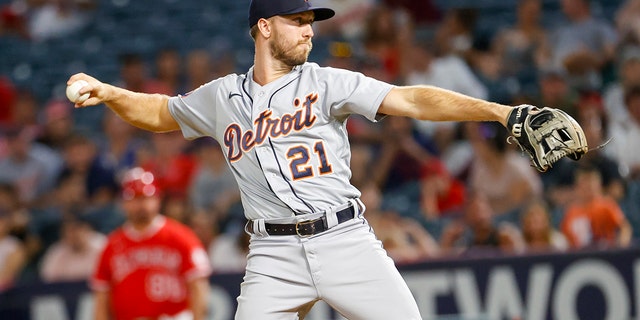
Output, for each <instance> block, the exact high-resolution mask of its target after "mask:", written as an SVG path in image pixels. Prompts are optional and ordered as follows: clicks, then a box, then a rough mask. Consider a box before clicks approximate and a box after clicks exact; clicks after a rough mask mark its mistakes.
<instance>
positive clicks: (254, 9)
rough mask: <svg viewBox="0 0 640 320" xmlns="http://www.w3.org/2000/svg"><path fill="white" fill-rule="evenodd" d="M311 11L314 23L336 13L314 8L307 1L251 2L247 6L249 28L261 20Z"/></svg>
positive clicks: (262, 0) (265, 0) (255, 0)
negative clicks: (313, 15)
mask: <svg viewBox="0 0 640 320" xmlns="http://www.w3.org/2000/svg"><path fill="white" fill-rule="evenodd" d="M305 11H313V13H314V14H315V18H314V21H320V20H327V19H329V18H331V17H333V16H334V15H335V14H336V13H335V11H333V10H332V9H329V8H321V7H315V6H313V5H311V3H309V0H251V5H250V6H249V28H251V27H253V26H254V25H255V24H256V23H258V20H260V19H262V18H265V19H267V18H271V17H273V16H281V15H287V14H294V13H300V12H305Z"/></svg>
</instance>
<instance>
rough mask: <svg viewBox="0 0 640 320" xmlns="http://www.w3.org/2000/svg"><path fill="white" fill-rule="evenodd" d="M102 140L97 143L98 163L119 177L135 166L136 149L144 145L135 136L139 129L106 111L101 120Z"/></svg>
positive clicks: (136, 159)
mask: <svg viewBox="0 0 640 320" xmlns="http://www.w3.org/2000/svg"><path fill="white" fill-rule="evenodd" d="M101 131H102V138H101V139H100V141H99V142H98V161H99V163H100V165H101V166H102V167H104V168H108V169H109V170H111V171H112V172H114V174H115V176H116V177H121V175H122V173H124V172H125V171H126V170H128V169H130V168H132V167H134V166H136V165H137V161H138V157H137V154H138V149H139V148H140V147H142V145H143V144H144V143H145V141H144V140H143V139H141V138H140V137H139V136H138V135H137V134H138V133H140V129H138V128H136V127H134V126H132V125H130V124H128V123H126V122H125V121H124V120H122V118H120V117H119V116H118V115H117V114H115V113H114V112H111V111H107V112H105V114H104V118H103V119H102V130H101Z"/></svg>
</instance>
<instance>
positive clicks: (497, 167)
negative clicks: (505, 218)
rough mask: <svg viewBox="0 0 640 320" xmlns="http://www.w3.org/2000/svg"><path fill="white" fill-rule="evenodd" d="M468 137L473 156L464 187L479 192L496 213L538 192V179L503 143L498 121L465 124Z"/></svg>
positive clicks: (503, 133) (516, 206)
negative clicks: (468, 129)
mask: <svg viewBox="0 0 640 320" xmlns="http://www.w3.org/2000/svg"><path fill="white" fill-rule="evenodd" d="M467 125H468V126H469V127H470V128H475V130H473V131H470V134H469V137H468V138H469V140H470V141H471V145H472V146H473V149H474V151H475V157H474V158H473V160H472V162H471V166H470V168H469V177H468V182H467V183H468V186H469V188H470V189H472V190H476V191H480V190H481V191H482V192H483V193H484V194H485V196H486V197H487V200H488V202H489V206H490V207H491V210H492V211H493V212H494V213H495V214H497V215H503V214H511V213H513V212H514V211H516V210H518V209H520V208H521V207H522V206H523V205H524V204H525V203H526V202H527V201H528V200H529V199H531V198H534V197H538V196H541V195H542V181H541V180H540V177H539V176H538V175H537V174H536V172H535V170H534V169H533V168H532V167H531V166H530V165H529V159H527V158H525V157H523V156H521V155H520V154H518V153H517V152H516V151H514V150H513V148H511V147H510V146H509V145H508V144H507V131H506V130H504V128H503V127H502V126H501V125H500V124H498V123H492V122H490V123H489V122H488V123H469V124H467Z"/></svg>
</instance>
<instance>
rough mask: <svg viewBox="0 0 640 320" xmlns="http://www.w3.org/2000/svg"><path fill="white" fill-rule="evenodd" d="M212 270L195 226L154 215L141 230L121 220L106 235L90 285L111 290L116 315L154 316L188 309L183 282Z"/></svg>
mask: <svg viewBox="0 0 640 320" xmlns="http://www.w3.org/2000/svg"><path fill="white" fill-rule="evenodd" d="M210 273H211V266H210V263H209V259H208V256H207V253H206V251H205V250H204V248H203V247H202V244H201V243H200V241H199V240H198V238H197V237H196V235H195V234H194V233H193V231H191V229H189V228H188V227H186V226H184V225H182V224H180V223H178V222H176V221H174V220H171V219H167V218H165V217H163V216H158V217H156V218H155V219H154V221H153V222H152V224H151V226H150V227H149V228H148V229H147V230H145V231H144V232H139V231H136V230H134V229H133V228H132V227H131V226H129V225H125V226H123V227H122V228H119V229H118V230H116V231H114V232H113V233H112V234H111V235H109V240H108V243H107V246H106V247H105V249H104V251H103V252H102V255H101V257H100V260H99V262H98V268H97V270H96V272H95V274H94V276H93V278H92V279H91V288H92V289H93V290H95V291H109V292H110V300H111V305H110V306H111V312H112V314H113V315H114V318H115V319H119V320H120V319H124V320H127V319H135V318H139V317H148V318H157V317H159V316H161V315H175V314H178V313H180V312H182V311H184V310H187V309H188V306H189V301H188V300H189V295H188V292H187V282H188V281H190V280H193V279H195V278H199V277H206V276H208V275H209V274H210Z"/></svg>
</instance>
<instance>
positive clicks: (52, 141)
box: [37, 99, 74, 153]
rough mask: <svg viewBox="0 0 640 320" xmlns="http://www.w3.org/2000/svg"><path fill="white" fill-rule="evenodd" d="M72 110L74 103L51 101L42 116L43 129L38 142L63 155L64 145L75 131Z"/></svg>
mask: <svg viewBox="0 0 640 320" xmlns="http://www.w3.org/2000/svg"><path fill="white" fill-rule="evenodd" d="M72 110H73V103H70V102H69V101H67V100H61V99H52V100H50V101H49V102H48V103H47V104H46V105H45V107H44V109H43V110H42V112H41V114H40V118H41V128H42V129H41V131H40V133H39V135H38V139H37V141H38V142H39V143H42V144H44V145H46V146H48V147H49V148H51V149H53V150H54V151H56V152H58V153H62V149H63V147H64V144H65V143H66V141H67V139H69V137H71V135H72V134H73V131H74V124H73V115H72V114H71V112H72Z"/></svg>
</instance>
